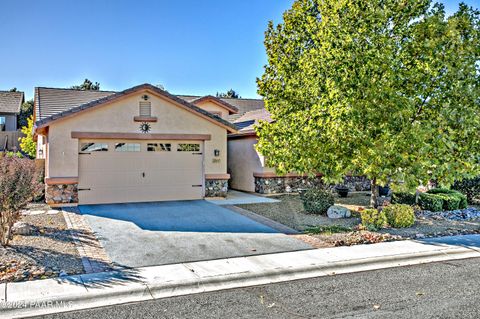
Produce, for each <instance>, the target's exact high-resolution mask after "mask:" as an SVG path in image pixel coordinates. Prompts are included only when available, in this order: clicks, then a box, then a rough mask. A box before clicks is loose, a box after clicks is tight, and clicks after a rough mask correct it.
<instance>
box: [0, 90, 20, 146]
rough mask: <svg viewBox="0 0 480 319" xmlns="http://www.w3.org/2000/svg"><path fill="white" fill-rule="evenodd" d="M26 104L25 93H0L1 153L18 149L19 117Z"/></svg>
mask: <svg viewBox="0 0 480 319" xmlns="http://www.w3.org/2000/svg"><path fill="white" fill-rule="evenodd" d="M23 102H24V95H23V92H10V91H0V151H4V150H15V149H18V146H19V145H18V138H19V137H20V136H22V134H21V133H20V132H18V131H17V129H18V124H17V122H18V115H19V114H20V108H21V106H22V104H23Z"/></svg>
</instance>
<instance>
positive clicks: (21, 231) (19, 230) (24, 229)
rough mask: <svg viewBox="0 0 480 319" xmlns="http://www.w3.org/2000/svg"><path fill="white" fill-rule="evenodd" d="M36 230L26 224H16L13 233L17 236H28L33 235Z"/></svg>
mask: <svg viewBox="0 0 480 319" xmlns="http://www.w3.org/2000/svg"><path fill="white" fill-rule="evenodd" d="M34 230H35V229H34V228H33V226H32V225H29V224H27V223H24V222H16V223H15V224H14V225H13V227H12V232H13V233H14V234H16V235H23V236H28V235H31V234H32V233H33V231H34Z"/></svg>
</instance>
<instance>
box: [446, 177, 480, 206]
mask: <svg viewBox="0 0 480 319" xmlns="http://www.w3.org/2000/svg"><path fill="white" fill-rule="evenodd" d="M452 188H453V189H454V190H457V191H460V192H462V193H463V194H465V195H466V196H467V199H468V203H470V204H480V176H478V177H476V178H471V179H464V180H462V181H457V182H455V184H453V186H452Z"/></svg>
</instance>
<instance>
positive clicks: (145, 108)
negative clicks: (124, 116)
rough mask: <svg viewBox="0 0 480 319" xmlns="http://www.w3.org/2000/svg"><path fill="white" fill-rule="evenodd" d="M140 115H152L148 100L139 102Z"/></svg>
mask: <svg viewBox="0 0 480 319" xmlns="http://www.w3.org/2000/svg"><path fill="white" fill-rule="evenodd" d="M139 115H140V116H145V117H150V116H152V104H151V103H150V102H146V101H142V102H140V114H139Z"/></svg>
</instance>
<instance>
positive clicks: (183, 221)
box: [80, 200, 278, 233]
mask: <svg viewBox="0 0 480 319" xmlns="http://www.w3.org/2000/svg"><path fill="white" fill-rule="evenodd" d="M80 212H81V213H82V215H90V216H96V217H103V218H109V219H115V220H123V221H127V222H131V223H134V224H135V225H137V226H138V227H140V228H141V229H143V230H152V231H175V232H196V233H198V232H201V233H203V232H208V233H278V231H277V230H275V229H273V228H270V227H268V226H266V225H263V224H261V223H259V222H256V221H254V220H252V219H250V218H247V217H245V216H242V215H240V214H237V213H234V212H232V211H231V210H228V209H225V208H223V207H221V206H218V205H214V204H212V203H209V202H206V201H203V200H194V201H172V202H155V203H131V204H129V203H126V204H109V205H85V206H80Z"/></svg>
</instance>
